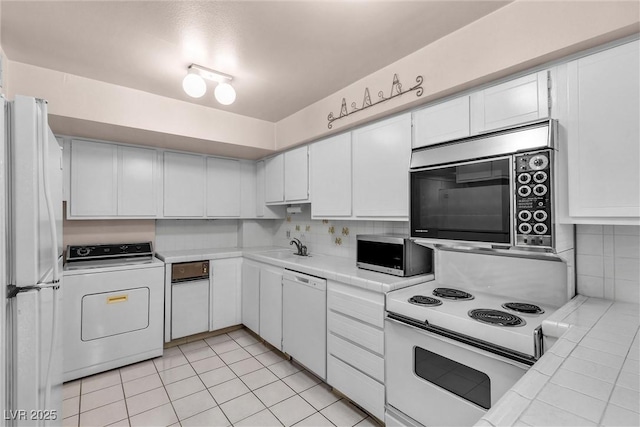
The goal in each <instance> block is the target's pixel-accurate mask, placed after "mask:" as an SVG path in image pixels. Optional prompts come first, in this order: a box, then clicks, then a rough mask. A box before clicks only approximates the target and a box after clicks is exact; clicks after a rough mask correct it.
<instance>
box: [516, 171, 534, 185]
mask: <svg viewBox="0 0 640 427" xmlns="http://www.w3.org/2000/svg"><path fill="white" fill-rule="evenodd" d="M518 182H519V183H520V184H528V183H529V182H531V175H529V174H528V173H521V174H520V175H518Z"/></svg>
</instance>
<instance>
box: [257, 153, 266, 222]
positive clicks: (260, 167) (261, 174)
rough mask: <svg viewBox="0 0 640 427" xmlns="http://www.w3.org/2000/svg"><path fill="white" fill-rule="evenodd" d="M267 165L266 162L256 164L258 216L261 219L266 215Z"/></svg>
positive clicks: (261, 161)
mask: <svg viewBox="0 0 640 427" xmlns="http://www.w3.org/2000/svg"><path fill="white" fill-rule="evenodd" d="M265 184H266V183H265V165H264V160H260V161H259V162H257V163H256V216H257V217H259V218H261V217H263V216H264V213H265Z"/></svg>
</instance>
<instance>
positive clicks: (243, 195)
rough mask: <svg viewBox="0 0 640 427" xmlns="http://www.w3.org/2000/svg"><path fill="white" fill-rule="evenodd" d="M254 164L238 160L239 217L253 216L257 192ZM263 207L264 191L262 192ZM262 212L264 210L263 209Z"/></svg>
mask: <svg viewBox="0 0 640 427" xmlns="http://www.w3.org/2000/svg"><path fill="white" fill-rule="evenodd" d="M256 183H257V180H256V164H255V163H254V162H240V217H241V218H255V217H256V214H257V200H258V193H257V191H256ZM262 198H263V201H262V204H263V209H264V192H263V193H262ZM263 214H264V211H263Z"/></svg>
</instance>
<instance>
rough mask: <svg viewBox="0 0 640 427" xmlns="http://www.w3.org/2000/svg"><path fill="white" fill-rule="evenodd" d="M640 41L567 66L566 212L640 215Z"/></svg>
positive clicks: (621, 215)
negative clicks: (567, 182) (567, 197)
mask: <svg viewBox="0 0 640 427" xmlns="http://www.w3.org/2000/svg"><path fill="white" fill-rule="evenodd" d="M639 52H640V42H638V41H635V42H632V43H628V44H625V45H622V46H619V47H616V48H613V49H609V50H606V51H604V52H600V53H596V54H594V55H590V56H587V57H585V58H581V59H578V60H576V61H573V62H571V63H569V64H568V65H567V70H568V76H567V79H568V85H569V124H568V126H567V137H568V145H569V147H568V148H569V153H568V157H569V165H568V166H569V215H570V216H573V217H634V218H636V219H637V218H638V217H639V216H640V171H639V168H638V158H640V142H639V141H640V121H639V120H638V117H640V107H639V105H640V87H639V84H638V82H639V80H640V79H639V77H638V76H640V69H639V65H638V64H639V62H640V58H639V56H640V55H639Z"/></svg>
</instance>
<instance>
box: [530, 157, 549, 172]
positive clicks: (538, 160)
mask: <svg viewBox="0 0 640 427" xmlns="http://www.w3.org/2000/svg"><path fill="white" fill-rule="evenodd" d="M548 165H549V158H548V157H547V156H545V155H544V154H536V155H535V156H533V157H531V159H530V160H529V167H530V168H531V169H533V170H534V171H539V170H541V169H546V168H547V166H548Z"/></svg>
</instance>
